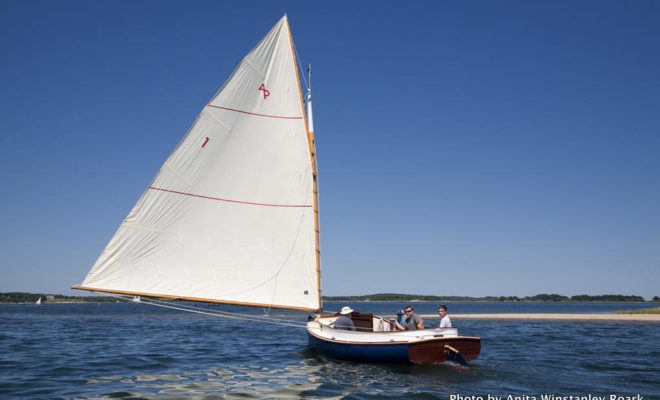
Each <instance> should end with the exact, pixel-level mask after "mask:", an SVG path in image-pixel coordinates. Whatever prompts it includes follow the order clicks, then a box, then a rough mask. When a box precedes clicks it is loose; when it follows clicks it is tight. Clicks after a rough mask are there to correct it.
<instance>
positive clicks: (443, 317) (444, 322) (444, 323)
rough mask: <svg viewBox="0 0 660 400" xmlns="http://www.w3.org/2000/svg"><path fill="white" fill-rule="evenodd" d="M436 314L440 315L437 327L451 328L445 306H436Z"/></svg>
mask: <svg viewBox="0 0 660 400" xmlns="http://www.w3.org/2000/svg"><path fill="white" fill-rule="evenodd" d="M438 316H440V326H438V328H451V320H450V319H449V315H447V306H445V305H441V306H440V307H438Z"/></svg>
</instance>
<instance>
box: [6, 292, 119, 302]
mask: <svg viewBox="0 0 660 400" xmlns="http://www.w3.org/2000/svg"><path fill="white" fill-rule="evenodd" d="M40 298H41V302H42V303H75V302H94V303H99V302H114V301H117V299H115V298H113V297H101V296H64V295H61V294H45V293H24V292H10V293H0V303H36V302H37V300H39V299H40Z"/></svg>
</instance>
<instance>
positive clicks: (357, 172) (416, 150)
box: [0, 0, 660, 298]
mask: <svg viewBox="0 0 660 400" xmlns="http://www.w3.org/2000/svg"><path fill="white" fill-rule="evenodd" d="M285 12H286V13H288V15H289V19H290V22H291V26H292V30H293V35H294V40H295V42H296V46H297V49H298V52H299V55H300V57H301V59H302V61H303V62H305V63H306V62H312V64H313V66H314V81H313V87H314V99H315V100H314V107H315V115H314V117H315V128H316V135H317V149H318V157H319V159H318V163H319V173H320V195H321V199H320V206H321V241H322V242H321V247H322V265H323V285H324V289H325V294H327V295H341V294H367V293H376V292H399V293H418V294H434V295H472V296H484V295H518V296H524V295H533V294H536V293H560V294H564V295H575V294H583V293H586V294H603V293H621V294H639V295H642V296H645V297H647V298H650V297H652V296H655V295H660V290H659V289H658V282H660V112H659V108H660V78H659V75H660V74H659V73H658V71H660V23H658V21H660V3H658V2H655V1H635V2H626V1H581V2H568V1H566V2H562V1H558V2H530V1H504V2H491V1H483V2H482V1H474V2H439V1H438V2H436V1H427V2H410V3H405V5H404V3H400V2H382V1H379V2H375V1H372V2H369V1H367V2H348V1H347V2H327V3H323V4H321V3H320V2H318V3H317V2H302V1H301V2H266V1H245V2H219V1H190V2H183V1H113V2H110V1H94V2H89V1H60V2H51V1H31V0H27V1H0V80H1V82H2V85H1V89H0V291H5V292H6V291H30V292H49V293H63V294H67V293H75V294H84V293H83V292H77V291H70V290H69V289H68V288H69V286H70V285H72V284H78V283H80V282H81V281H82V279H83V277H84V276H85V274H86V273H87V271H88V270H89V268H90V267H91V265H92V263H93V262H94V261H95V259H96V257H97V256H98V254H99V253H100V251H101V250H102V249H103V247H104V246H105V244H106V242H107V241H108V240H109V239H110V237H111V236H112V234H113V233H114V231H115V230H116V228H117V227H118V225H119V223H120V222H121V220H122V219H123V218H124V217H125V215H126V214H127V213H128V211H129V210H130V208H131V207H132V205H133V204H134V202H135V201H136V200H137V198H138V196H139V195H140V194H141V193H142V191H143V190H144V189H145V187H146V186H147V185H148V183H149V182H150V180H151V178H152V177H153V176H154V174H155V173H156V172H157V170H158V168H159V167H160V165H161V163H162V162H163V161H164V159H165V158H166V157H167V155H168V154H169V153H170V151H171V150H172V149H173V148H174V146H175V145H176V144H177V143H178V141H179V139H180V138H181V136H182V135H183V134H184V133H185V131H186V130H187V129H188V127H189V126H190V124H191V123H192V122H193V120H194V119H195V117H196V116H197V114H198V113H199V111H200V110H201V108H202V107H203V106H204V104H205V103H206V102H207V101H208V100H209V99H210V97H211V96H212V95H213V94H214V93H215V92H216V90H217V89H218V88H219V87H220V86H221V85H222V83H223V82H224V80H225V79H226V78H227V76H228V75H229V73H230V72H231V71H232V70H233V68H234V66H235V65H236V63H237V62H238V61H239V60H240V59H241V58H242V57H243V56H244V55H245V54H246V53H247V52H248V51H249V50H250V49H251V48H252V46H254V45H255V44H256V43H257V41H258V40H259V39H260V38H261V37H262V36H263V35H264V34H265V33H266V32H267V31H268V30H269V29H270V27H271V26H272V25H273V24H275V22H277V20H278V19H279V18H280V17H281V16H282V15H283V14H284V13H285Z"/></svg>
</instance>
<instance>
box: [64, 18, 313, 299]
mask: <svg viewBox="0 0 660 400" xmlns="http://www.w3.org/2000/svg"><path fill="white" fill-rule="evenodd" d="M315 164H316V161H315V157H314V143H313V133H311V132H310V133H308V131H307V129H306V121H305V114H304V110H303V102H302V93H301V88H300V83H299V79H298V70H297V67H296V58H295V52H294V50H293V42H292V39H291V34H290V29H289V24H288V20H287V17H286V16H284V17H283V18H282V19H281V20H280V21H279V22H278V23H277V24H276V25H275V26H274V27H273V28H272V29H271V30H270V32H269V33H268V34H267V35H266V36H265V37H264V38H263V39H262V40H261V41H260V42H259V43H258V44H257V46H256V47H255V48H254V49H253V50H252V51H251V52H250V53H249V54H248V55H247V56H246V57H245V58H244V59H243V60H242V62H241V63H240V65H239V66H238V67H237V68H236V70H235V71H234V72H233V74H232V75H231V76H230V78H229V79H228V80H227V81H226V82H225V84H224V85H223V87H222V88H221V89H220V91H218V93H217V94H216V95H215V96H214V97H213V99H212V100H211V101H210V102H209V103H208V104H207V105H206V106H205V107H204V109H203V110H202V112H201V113H200V114H199V116H198V118H197V120H196V121H195V122H194V124H193V125H192V127H191V128H190V129H189V131H188V132H187V133H186V135H185V136H184V138H183V139H182V140H181V142H180V143H179V145H178V146H177V148H176V149H175V150H174V152H172V154H171V155H170V156H169V157H168V158H167V160H166V161H165V163H164V164H163V165H162V167H161V169H160V171H159V172H158V174H157V175H156V177H155V178H154V180H153V181H152V182H151V184H150V185H149V187H148V188H147V189H146V190H145V192H144V193H143V194H142V196H141V197H140V199H139V200H138V202H137V204H135V206H134V207H133V209H132V210H131V211H130V213H129V214H128V216H127V217H126V219H125V220H124V221H123V223H122V224H121V226H120V227H119V229H118V230H117V232H116V233H115V235H114V236H113V238H112V239H111V240H110V242H109V243H108V245H107V246H106V248H105V250H104V251H103V252H102V254H101V255H100V257H99V258H98V260H97V261H96V263H95V264H94V266H93V267H92V269H91V271H90V272H89V273H88V275H87V277H86V278H85V280H84V282H83V283H82V284H81V285H79V286H74V288H76V289H83V290H91V291H97V292H110V293H120V294H129V295H139V296H152V297H162V298H176V299H183V300H193V301H206V302H218V303H228V304H240V305H250V306H264V307H274V308H288V309H299V310H308V311H319V310H320V309H321V308H322V305H321V290H320V276H319V274H320V268H319V257H318V215H317V199H316V177H315V176H316V165H315Z"/></svg>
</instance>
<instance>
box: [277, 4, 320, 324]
mask: <svg viewBox="0 0 660 400" xmlns="http://www.w3.org/2000/svg"><path fill="white" fill-rule="evenodd" d="M284 17H285V18H286V28H287V30H288V31H289V42H290V44H291V55H292V56H293V69H295V70H296V78H297V81H298V95H299V98H300V108H301V109H302V111H303V120H304V123H305V130H306V131H307V143H308V145H309V156H310V158H311V164H312V185H313V186H312V191H313V192H314V243H315V247H316V249H315V250H316V287H317V296H318V301H319V310H318V311H319V312H320V311H323V299H322V297H321V246H320V237H319V236H320V229H319V192H318V171H317V169H316V145H315V142H314V131H313V130H309V125H308V122H307V114H306V113H305V102H304V101H303V95H302V88H301V87H300V75H299V73H298V59H297V58H296V51H295V49H294V48H293V35H292V34H291V27H290V26H289V16H288V15H286V14H285V15H284ZM310 100H311V99H310Z"/></svg>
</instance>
